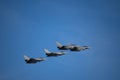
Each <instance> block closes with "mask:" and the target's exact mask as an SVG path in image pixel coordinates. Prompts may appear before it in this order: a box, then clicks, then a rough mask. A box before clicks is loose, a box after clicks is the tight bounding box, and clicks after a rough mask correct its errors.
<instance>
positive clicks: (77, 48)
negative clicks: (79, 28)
mask: <svg viewBox="0 0 120 80" xmlns="http://www.w3.org/2000/svg"><path fill="white" fill-rule="evenodd" d="M56 44H57V48H58V49H59V50H70V51H81V50H86V49H89V48H90V47H89V46H77V45H75V44H70V45H66V46H65V45H62V44H61V43H59V42H56Z"/></svg>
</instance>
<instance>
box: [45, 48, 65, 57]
mask: <svg viewBox="0 0 120 80" xmlns="http://www.w3.org/2000/svg"><path fill="white" fill-rule="evenodd" d="M44 51H45V53H46V56H47V57H57V56H62V55H65V54H66V52H50V51H49V50H47V49H44Z"/></svg>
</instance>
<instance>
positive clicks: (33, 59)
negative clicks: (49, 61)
mask: <svg viewBox="0 0 120 80" xmlns="http://www.w3.org/2000/svg"><path fill="white" fill-rule="evenodd" d="M24 59H25V62H26V63H37V62H41V61H44V60H46V59H45V58H30V57H28V56H26V55H24Z"/></svg>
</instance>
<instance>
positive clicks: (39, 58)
mask: <svg viewBox="0 0 120 80" xmlns="http://www.w3.org/2000/svg"><path fill="white" fill-rule="evenodd" d="M35 60H46V59H45V58H35Z"/></svg>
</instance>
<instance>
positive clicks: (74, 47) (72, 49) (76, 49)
mask: <svg viewBox="0 0 120 80" xmlns="http://www.w3.org/2000/svg"><path fill="white" fill-rule="evenodd" d="M89 48H90V47H89V46H77V45H73V44H72V45H71V47H70V48H69V49H70V51H81V50H86V49H89Z"/></svg>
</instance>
